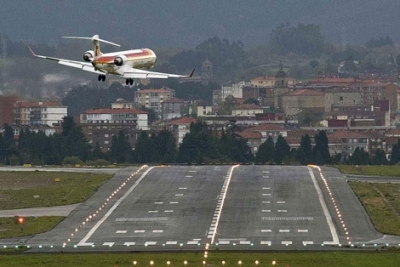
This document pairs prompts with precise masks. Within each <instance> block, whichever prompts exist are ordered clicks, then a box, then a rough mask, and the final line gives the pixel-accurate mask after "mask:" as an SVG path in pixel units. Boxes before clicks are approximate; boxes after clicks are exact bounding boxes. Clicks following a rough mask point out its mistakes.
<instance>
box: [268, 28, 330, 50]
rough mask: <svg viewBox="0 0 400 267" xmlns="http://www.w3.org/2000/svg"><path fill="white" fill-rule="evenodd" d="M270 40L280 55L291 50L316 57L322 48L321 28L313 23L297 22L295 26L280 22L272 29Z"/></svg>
mask: <svg viewBox="0 0 400 267" xmlns="http://www.w3.org/2000/svg"><path fill="white" fill-rule="evenodd" d="M270 42H271V44H272V45H273V46H274V47H275V48H276V49H277V51H279V52H280V54H282V55H287V54H288V53H290V52H293V53H296V54H299V55H308V56H315V57H318V56H320V55H321V54H322V51H323V49H324V39H323V36H322V33H321V29H320V27H319V26H318V25H314V24H307V25H304V24H301V23H299V24H298V25H297V27H293V26H292V25H290V24H289V23H287V24H286V25H284V24H281V25H280V26H278V27H276V28H275V29H273V30H272V32H271V36H270Z"/></svg>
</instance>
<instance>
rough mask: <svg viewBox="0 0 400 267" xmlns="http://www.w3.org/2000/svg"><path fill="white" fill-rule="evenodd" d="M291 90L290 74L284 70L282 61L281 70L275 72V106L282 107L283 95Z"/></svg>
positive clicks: (276, 107)
mask: <svg viewBox="0 0 400 267" xmlns="http://www.w3.org/2000/svg"><path fill="white" fill-rule="evenodd" d="M287 92H289V87H288V76H287V74H286V72H285V71H284V70H283V64H282V62H281V63H280V64H279V71H278V72H277V73H276V74H275V86H274V108H275V109H282V105H281V103H282V99H281V97H280V96H281V95H283V94H285V93H287Z"/></svg>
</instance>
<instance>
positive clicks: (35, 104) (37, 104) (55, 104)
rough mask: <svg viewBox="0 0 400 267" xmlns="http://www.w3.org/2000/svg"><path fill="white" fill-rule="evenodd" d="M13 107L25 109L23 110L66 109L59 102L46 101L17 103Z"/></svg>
mask: <svg viewBox="0 0 400 267" xmlns="http://www.w3.org/2000/svg"><path fill="white" fill-rule="evenodd" d="M14 106H15V107H20V108H22V107H25V108H29V107H31V108H34V107H66V106H64V105H63V104H61V103H60V102H54V101H48V102H37V101H17V102H16V103H15V104H14Z"/></svg>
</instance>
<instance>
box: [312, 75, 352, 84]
mask: <svg viewBox="0 0 400 267" xmlns="http://www.w3.org/2000/svg"><path fill="white" fill-rule="evenodd" d="M355 81H356V79H355V78H325V77H322V78H314V79H312V80H311V81H310V83H330V84H335V83H354V82H355Z"/></svg>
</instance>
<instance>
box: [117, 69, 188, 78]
mask: <svg viewBox="0 0 400 267" xmlns="http://www.w3.org/2000/svg"><path fill="white" fill-rule="evenodd" d="M118 73H119V74H120V75H121V76H122V77H124V78H132V79H145V78H154V79H155V78H158V79H166V78H190V77H192V76H193V73H194V70H193V71H192V73H191V74H190V75H179V74H171V73H163V72H155V71H149V70H139V69H135V68H132V67H125V68H121V69H119V70H118Z"/></svg>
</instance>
